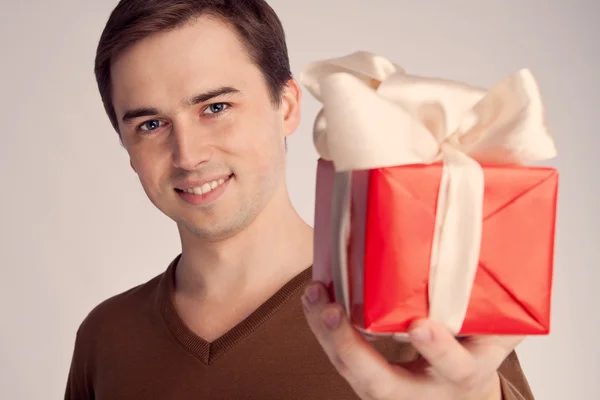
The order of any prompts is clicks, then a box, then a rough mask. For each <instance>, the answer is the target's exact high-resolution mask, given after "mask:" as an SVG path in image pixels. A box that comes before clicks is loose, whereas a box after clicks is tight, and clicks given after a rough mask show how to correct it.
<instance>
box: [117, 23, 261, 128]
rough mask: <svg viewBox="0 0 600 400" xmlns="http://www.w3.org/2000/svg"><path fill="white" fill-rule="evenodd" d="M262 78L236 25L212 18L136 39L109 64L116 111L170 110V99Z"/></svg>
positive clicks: (184, 97) (179, 98)
mask: <svg viewBox="0 0 600 400" xmlns="http://www.w3.org/2000/svg"><path fill="white" fill-rule="evenodd" d="M260 77H261V75H260V71H259V70H258V68H257V67H256V66H255V65H254V63H253V62H252V61H251V59H250V58H249V56H248V53H247V51H246V49H245V47H244V45H243V44H242V42H241V41H240V40H239V39H238V36H237V35H236V32H235V31H234V30H233V28H232V27H230V26H229V25H227V24H225V23H224V22H222V21H220V20H217V19H216V18H213V17H209V16H202V17H199V18H197V19H195V20H194V21H193V22H190V23H188V24H186V25H185V26H183V27H181V28H177V29H175V30H172V31H168V32H161V33H158V34H155V35H153V36H150V37H148V38H146V39H144V40H142V41H140V42H138V43H136V44H135V45H133V46H131V47H130V48H128V49H127V50H125V51H124V52H123V53H121V54H120V55H119V56H118V57H117V58H116V59H115V60H114V61H113V64H112V67H111V81H112V96H113V103H114V106H115V109H116V110H117V113H118V114H119V111H122V110H123V108H124V107H136V106H137V107H139V106H161V107H165V108H167V107H170V106H173V104H167V103H169V102H180V101H182V100H183V99H186V98H188V97H189V96H191V95H194V94H197V93H198V92H202V91H207V90H212V89H215V88H218V87H223V86H233V87H236V88H238V89H240V90H242V91H243V88H244V87H247V86H248V85H249V84H250V83H253V82H256V81H260V80H261V79H260ZM119 117H120V115H119Z"/></svg>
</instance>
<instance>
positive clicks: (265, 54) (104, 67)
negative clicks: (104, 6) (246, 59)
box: [94, 0, 292, 133]
mask: <svg viewBox="0 0 600 400" xmlns="http://www.w3.org/2000/svg"><path fill="white" fill-rule="evenodd" d="M203 14H204V15H211V16H214V17H217V18H219V19H221V20H223V21H224V22H226V23H229V24H230V25H231V26H232V27H233V28H234V29H235V30H236V32H237V34H238V35H239V37H240V39H241V40H242V42H243V43H244V45H245V47H246V49H247V51H248V54H249V56H250V58H251V59H252V60H253V62H254V63H255V64H256V65H257V66H258V67H259V68H260V70H261V71H262V74H263V77H264V79H265V82H266V84H267V85H268V87H269V92H270V95H271V100H272V101H273V103H274V104H279V102H280V98H281V91H282V89H283V87H284V86H285V85H286V83H287V82H288V81H289V79H291V78H292V73H291V71H290V65H289V58H288V54H287V45H286V42H285V34H284V30H283V26H282V25H281V21H280V20H279V18H278V17H277V15H276V14H275V11H274V10H273V9H272V8H271V7H270V6H269V5H268V4H267V3H266V1H265V0H121V1H120V2H119V4H118V5H117V6H116V7H115V9H114V10H113V12H112V13H111V15H110V18H109V19H108V22H107V23H106V26H105V28H104V31H103V32H102V36H101V37H100V41H99V43H98V48H97V51H96V60H95V66H94V72H95V74H96V81H97V83H98V89H99V90H100V96H101V97H102V102H103V103H104V109H105V110H106V113H107V114H108V117H109V119H110V121H111V123H112V125H113V127H114V128H115V130H116V131H117V133H118V132H119V129H118V122H117V116H116V113H115V109H114V107H113V103H112V96H111V76H110V68H111V62H112V60H113V59H114V57H116V56H117V55H118V54H119V53H120V52H121V51H123V50H124V49H126V48H128V47H129V46H131V45H133V44H135V43H136V42H138V41H140V40H142V39H144V38H147V37H148V36H150V35H152V34H155V33H159V32H165V31H169V30H172V29H175V28H178V27H181V26H183V25H185V24H186V23H188V22H189V21H191V20H193V19H194V18H197V17H199V16H200V15H203Z"/></svg>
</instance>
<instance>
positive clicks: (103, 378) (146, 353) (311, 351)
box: [65, 259, 533, 400]
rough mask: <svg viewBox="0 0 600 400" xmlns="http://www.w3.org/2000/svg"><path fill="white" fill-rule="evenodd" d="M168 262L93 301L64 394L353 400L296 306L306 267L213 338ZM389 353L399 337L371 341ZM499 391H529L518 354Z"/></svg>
mask: <svg viewBox="0 0 600 400" xmlns="http://www.w3.org/2000/svg"><path fill="white" fill-rule="evenodd" d="M176 261H177V259H175V261H174V262H173V263H171V264H170V265H169V267H168V268H167V270H166V272H165V273H163V274H161V275H159V276H157V277H156V278H154V279H152V280H150V281H149V282H147V283H145V284H143V285H140V286H138V287H136V288H133V289H131V290H129V291H127V292H124V293H122V294H119V295H117V296H115V297H112V298H110V299H108V300H106V301H104V302H103V303H102V304H100V305H98V306H97V307H96V308H95V309H94V310H92V312H91V313H90V314H89V315H88V317H87V318H86V319H85V320H84V321H83V323H82V324H81V326H80V328H79V330H78V332H77V339H76V342H75V350H74V354H73V360H72V365H71V370H70V372H69V376H68V382H67V388H66V394H65V399H66V400H84V399H86V400H88V399H95V400H138V399H139V400H142V399H143V400H149V399H161V400H163V399H164V400H167V399H168V400H170V399H174V400H175V399H177V400H188V399H189V400H192V399H193V400H209V399H210V400H213V399H215V400H216V399H260V400H272V399H277V400H278V399H285V400H300V399H301V400H307V399H319V400H320V399H326V400H342V399H343V400H350V399H357V398H358V397H357V396H356V395H355V394H354V392H353V391H352V390H351V388H350V387H349V385H348V384H346V382H345V381H344V380H343V379H342V378H341V377H340V376H339V375H338V373H337V372H336V371H335V370H334V369H333V367H332V366H331V364H330V363H329V361H328V359H327V358H326V356H325V354H324V352H323V351H322V350H321V348H320V346H319V344H318V342H317V341H316V339H315V337H314V336H313V334H312V333H311V331H310V330H309V328H308V326H307V324H306V322H305V319H304V314H303V312H302V306H301V302H300V296H301V295H302V292H303V288H304V286H305V285H306V284H307V283H308V282H309V281H310V279H311V270H310V269H307V270H306V271H304V272H303V273H301V274H300V275H298V276H297V277H295V278H294V279H292V280H291V281H290V282H288V283H287V284H286V285H285V286H284V287H282V288H281V289H280V290H279V291H278V292H277V293H276V294H275V295H274V296H273V297H272V298H270V299H269V300H268V301H267V302H266V303H264V304H263V305H262V306H261V307H260V308H259V309H258V310H256V311H255V312H254V313H253V314H252V315H250V316H249V317H248V318H247V319H246V320H244V321H243V322H241V323H240V324H239V325H237V326H236V327H235V328H233V329H232V330H231V331H229V332H228V333H226V334H225V335H224V336H222V337H221V338H219V339H217V340H216V341H214V342H212V343H208V342H206V341H204V340H202V339H201V338H199V337H197V336H196V335H194V333H192V332H191V331H190V330H189V329H188V328H187V327H186V325H185V324H184V322H183V321H182V320H181V319H180V318H179V316H178V314H177V312H176V310H175V308H174V305H173V302H172V296H173V288H174V271H175V266H176ZM374 345H375V346H376V348H377V349H378V350H379V351H381V352H382V353H383V354H384V355H385V356H386V358H387V359H388V360H390V361H395V362H403V361H409V360H411V359H414V357H415V356H416V354H415V352H414V350H413V349H412V348H410V347H408V346H407V345H405V344H398V343H394V342H391V341H390V342H383V341H382V342H376V343H375V344H374ZM500 373H501V377H502V385H503V391H504V398H505V399H506V400H522V399H526V400H530V399H533V396H532V394H531V392H530V389H529V386H528V384H527V381H526V379H525V377H524V375H523V373H522V371H521V367H520V365H519V362H518V359H517V356H516V354H514V353H513V354H511V355H510V357H509V358H508V359H507V360H506V362H505V363H504V364H503V365H502V367H501V369H500Z"/></svg>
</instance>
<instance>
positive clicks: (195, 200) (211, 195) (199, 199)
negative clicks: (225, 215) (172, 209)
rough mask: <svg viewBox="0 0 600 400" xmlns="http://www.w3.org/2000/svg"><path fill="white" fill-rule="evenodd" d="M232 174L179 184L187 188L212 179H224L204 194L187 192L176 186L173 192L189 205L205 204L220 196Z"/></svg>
mask: <svg viewBox="0 0 600 400" xmlns="http://www.w3.org/2000/svg"><path fill="white" fill-rule="evenodd" d="M233 176H234V175H233V174H230V175H227V176H224V177H222V178H216V179H215V178H213V179H210V180H204V181H193V182H192V181H189V182H186V183H185V185H181V187H182V188H186V189H187V188H192V187H196V186H199V185H202V184H204V183H207V182H212V181H214V180H218V179H225V182H223V183H222V184H221V185H219V186H217V187H216V188H215V189H213V190H211V191H210V192H208V193H206V194H194V193H187V192H184V191H182V189H180V188H177V190H175V193H177V195H178V196H179V197H180V198H181V199H182V200H183V201H185V202H186V203H188V204H190V205H193V206H202V205H207V204H209V203H212V202H214V201H216V200H217V199H218V198H219V197H221V196H222V195H223V193H224V192H225V190H226V189H227V187H228V186H229V183H231V180H232V179H233ZM188 185H189V186H188Z"/></svg>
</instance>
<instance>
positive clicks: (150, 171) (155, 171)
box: [129, 149, 169, 191]
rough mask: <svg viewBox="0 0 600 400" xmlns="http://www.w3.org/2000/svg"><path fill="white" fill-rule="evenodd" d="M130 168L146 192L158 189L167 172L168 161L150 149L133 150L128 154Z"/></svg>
mask: <svg viewBox="0 0 600 400" xmlns="http://www.w3.org/2000/svg"><path fill="white" fill-rule="evenodd" d="M129 157H130V160H131V166H132V167H133V169H134V171H135V173H136V174H137V175H138V177H139V179H140V182H141V183H142V185H143V186H144V188H145V189H146V190H147V191H148V190H150V191H154V190H155V189H153V188H155V187H158V186H159V185H160V184H161V182H162V180H163V177H164V175H165V172H167V171H168V166H169V165H168V160H166V158H165V157H164V156H162V155H161V154H160V153H158V152H156V151H151V149H143V150H142V149H135V150H134V151H131V152H130V153H129Z"/></svg>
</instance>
